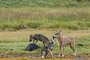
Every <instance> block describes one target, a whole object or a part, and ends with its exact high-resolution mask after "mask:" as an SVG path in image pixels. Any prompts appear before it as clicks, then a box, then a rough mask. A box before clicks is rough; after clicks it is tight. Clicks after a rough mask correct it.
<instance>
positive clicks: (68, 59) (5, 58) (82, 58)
mask: <svg viewBox="0 0 90 60" xmlns="http://www.w3.org/2000/svg"><path fill="white" fill-rule="evenodd" d="M0 60H42V58H41V55H38V54H37V55H34V54H29V55H4V54H0ZM44 60H90V54H77V56H72V55H71V54H68V55H65V57H58V55H57V54H55V55H54V57H53V58H51V56H50V55H47V58H45V59H44Z"/></svg>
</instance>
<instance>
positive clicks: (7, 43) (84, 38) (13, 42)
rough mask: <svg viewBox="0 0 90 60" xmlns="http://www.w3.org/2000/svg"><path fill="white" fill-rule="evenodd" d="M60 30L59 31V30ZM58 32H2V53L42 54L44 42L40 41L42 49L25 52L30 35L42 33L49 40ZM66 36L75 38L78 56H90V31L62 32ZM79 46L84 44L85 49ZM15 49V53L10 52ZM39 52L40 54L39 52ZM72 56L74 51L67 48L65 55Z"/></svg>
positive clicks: (55, 51) (0, 43)
mask: <svg viewBox="0 0 90 60" xmlns="http://www.w3.org/2000/svg"><path fill="white" fill-rule="evenodd" d="M58 30H59V29H58ZM56 31H57V30H37V29H35V30H21V31H16V32H1V33H0V53H4V54H40V51H41V49H42V47H43V44H42V42H40V41H38V43H37V45H39V46H40V47H41V48H40V49H37V50H34V51H32V52H29V51H25V48H26V46H27V45H28V44H29V43H32V42H29V34H35V33H40V34H43V35H45V36H47V37H48V38H49V39H50V38H51V36H53V35H54V34H55V33H56ZM62 32H63V35H64V36H73V37H75V42H76V51H77V54H86V53H87V54H90V52H89V51H90V48H87V46H90V33H89V32H90V30H77V31H74V30H62ZM54 44H55V45H54V50H53V52H54V54H56V53H58V45H57V41H56V39H55V41H54ZM77 44H83V45H84V46H83V47H80V46H77ZM10 49H14V51H10ZM38 51H39V52H38ZM69 53H70V54H72V53H73V51H72V50H71V49H70V48H69V46H67V47H65V54H69Z"/></svg>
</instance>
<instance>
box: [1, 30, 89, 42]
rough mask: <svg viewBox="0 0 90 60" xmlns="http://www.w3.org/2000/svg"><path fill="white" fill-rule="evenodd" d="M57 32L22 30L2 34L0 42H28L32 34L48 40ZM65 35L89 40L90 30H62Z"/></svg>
mask: <svg viewBox="0 0 90 60" xmlns="http://www.w3.org/2000/svg"><path fill="white" fill-rule="evenodd" d="M56 31H57V30H32V29H31V30H20V31H16V32H9V31H8V32H0V42H2V43H4V42H6V43H7V42H8V43H10V42H28V40H29V35H30V34H36V33H40V34H44V35H45V36H47V37H48V38H51V36H53V35H54V34H55V32H56ZM62 32H63V35H65V36H72V37H75V38H89V37H90V30H77V31H73V30H62Z"/></svg>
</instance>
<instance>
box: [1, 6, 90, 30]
mask: <svg viewBox="0 0 90 60" xmlns="http://www.w3.org/2000/svg"><path fill="white" fill-rule="evenodd" d="M86 9H87V10H86ZM89 10H90V8H89V7H80V8H78V7H77V8H74V7H70V8H66V7H63V8H62V7H60V8H48V7H45V8H43V7H29V8H28V7H26V8H25V9H22V8H4V7H2V8H0V13H1V14H0V30H10V31H16V30H20V29H28V28H32V29H52V28H61V29H71V30H80V29H90V20H89V19H90V17H89V16H90V11H89ZM51 22H52V23H51Z"/></svg>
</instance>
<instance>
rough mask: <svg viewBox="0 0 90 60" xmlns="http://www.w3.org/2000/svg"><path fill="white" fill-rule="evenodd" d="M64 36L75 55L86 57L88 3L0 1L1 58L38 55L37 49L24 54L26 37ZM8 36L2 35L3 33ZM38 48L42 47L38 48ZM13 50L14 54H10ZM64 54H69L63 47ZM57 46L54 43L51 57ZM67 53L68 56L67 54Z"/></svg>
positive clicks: (89, 22)
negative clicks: (59, 33) (69, 39)
mask: <svg viewBox="0 0 90 60" xmlns="http://www.w3.org/2000/svg"><path fill="white" fill-rule="evenodd" d="M23 29H24V30H23ZM60 29H61V30H62V31H63V33H64V35H66V36H75V40H76V44H78V43H81V44H83V45H84V47H80V46H77V45H76V50H77V53H78V54H80V53H90V52H89V51H90V48H87V46H90V42H89V40H90V1H89V0H0V52H1V53H5V54H30V53H33V54H34V53H35V54H36V53H40V52H38V51H40V50H41V49H38V50H35V51H32V52H27V51H25V50H24V49H25V47H26V46H27V45H28V44H29V43H30V42H28V40H29V34H35V33H41V34H44V35H46V36H47V37H48V38H51V36H53V35H54V34H55V32H56V31H57V30H60ZM7 30H8V32H5V31H7ZM39 43H41V42H38V45H39V46H41V47H42V44H39ZM10 49H14V51H10ZM65 50H66V52H65V53H72V50H71V49H70V48H69V47H66V49H65ZM57 51H58V46H57V42H56V41H55V49H54V53H57ZM68 51H69V52H68Z"/></svg>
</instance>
